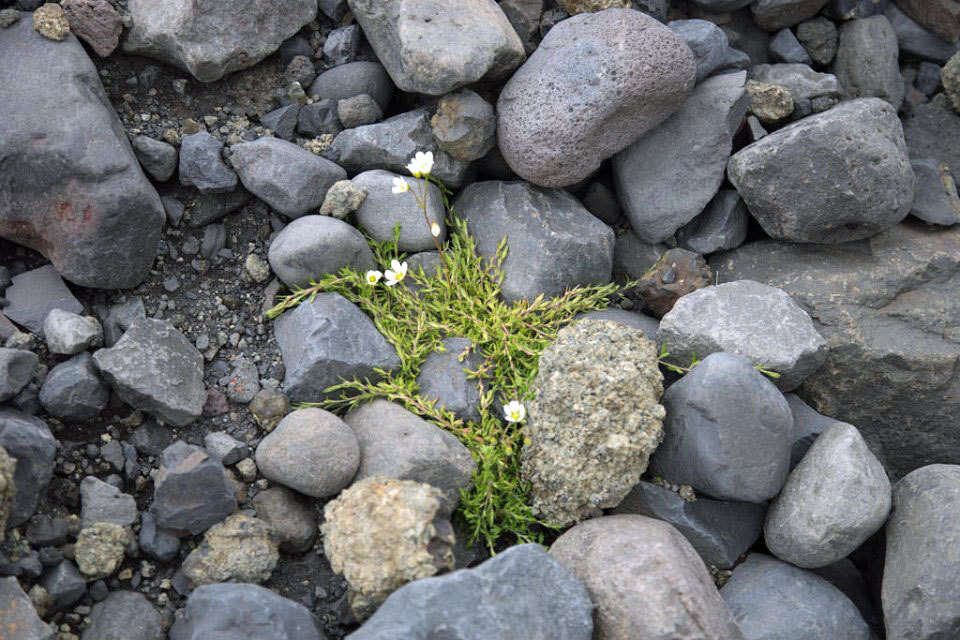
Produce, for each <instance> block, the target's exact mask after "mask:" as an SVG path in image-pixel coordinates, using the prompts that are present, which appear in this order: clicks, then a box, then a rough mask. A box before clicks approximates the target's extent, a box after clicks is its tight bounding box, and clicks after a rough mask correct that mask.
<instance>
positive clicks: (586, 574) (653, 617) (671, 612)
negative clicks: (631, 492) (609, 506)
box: [550, 515, 743, 640]
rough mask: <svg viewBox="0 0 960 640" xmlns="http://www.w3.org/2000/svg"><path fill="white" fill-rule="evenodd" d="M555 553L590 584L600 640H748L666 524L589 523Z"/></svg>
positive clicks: (617, 519) (632, 518) (635, 520)
mask: <svg viewBox="0 0 960 640" xmlns="http://www.w3.org/2000/svg"><path fill="white" fill-rule="evenodd" d="M550 555H551V556H553V557H554V558H556V559H557V561H558V562H559V563H560V564H561V565H563V566H565V567H567V568H568V569H570V570H571V571H572V572H573V573H574V575H576V576H577V577H578V578H580V579H581V580H582V581H583V582H584V584H586V586H587V591H588V592H589V594H590V600H591V602H593V604H594V606H595V607H596V610H595V612H594V621H595V625H596V628H595V632H594V634H595V635H594V637H595V638H604V639H605V640H634V639H636V638H651V639H653V638H656V639H658V640H660V639H663V640H666V639H667V638H671V639H675V640H694V639H696V640H743V636H742V635H741V634H740V632H739V631H738V630H737V626H736V624H734V622H733V618H732V616H731V615H730V612H729V611H727V608H726V607H725V606H724V604H723V600H721V599H720V596H719V594H718V593H717V590H716V587H714V585H713V581H712V580H711V578H710V574H709V573H708V572H707V568H706V567H705V566H704V565H703V561H702V560H701V559H700V557H699V556H698V555H697V552H696V551H695V550H694V549H693V547H691V546H690V543H689V542H687V540H686V539H685V538H684V537H683V536H682V535H681V534H680V533H679V532H678V531H677V530H676V529H674V528H673V527H671V526H670V525H669V524H667V523H665V522H661V521H659V520H654V519H653V518H647V517H645V516H639V515H614V516H606V517H602V518H594V519H592V520H587V521H586V522H581V523H580V524H578V525H577V526H575V527H573V528H572V529H570V530H568V531H567V532H566V533H564V534H563V535H561V536H560V537H559V538H557V540H556V542H554V543H553V546H552V547H551V548H550Z"/></svg>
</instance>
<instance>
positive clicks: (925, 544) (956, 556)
mask: <svg viewBox="0 0 960 640" xmlns="http://www.w3.org/2000/svg"><path fill="white" fill-rule="evenodd" d="M958 507H960V466H957V465H949V464H933V465H929V466H926V467H922V468H920V469H917V470H916V471H914V472H913V473H910V474H908V475H907V476H906V477H904V478H903V479H902V480H900V482H898V483H897V484H896V486H895V487H894V491H893V512H892V514H891V516H890V522H889V523H888V524H887V547H886V563H885V570H884V573H883V615H884V620H885V622H886V627H887V634H888V636H887V637H889V638H892V639H893V638H895V639H897V640H900V639H901V638H902V639H907V638H911V639H912V638H916V639H917V640H921V639H922V640H927V639H929V640H934V639H935V638H950V637H953V636H955V635H956V634H957V633H958V631H960V585H958V583H957V581H956V575H957V571H958V569H960V553H958V548H957V545H956V544H955V543H954V541H955V540H956V539H957V536H958V535H960V521H958V520H957V518H956V512H957V508H958Z"/></svg>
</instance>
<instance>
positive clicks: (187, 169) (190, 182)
mask: <svg viewBox="0 0 960 640" xmlns="http://www.w3.org/2000/svg"><path fill="white" fill-rule="evenodd" d="M180 184H184V185H187V186H192V187H196V188H197V189H199V190H200V191H201V192H202V193H227V192H230V191H233V190H234V189H235V188H236V187H237V174H236V173H234V172H233V169H231V168H230V167H228V166H227V164H226V163H225V162H224V161H223V143H222V142H220V141H219V140H217V139H216V138H214V137H213V136H212V135H210V134H209V133H207V132H206V131H200V132H198V133H194V134H191V135H188V136H184V137H183V140H182V141H181V142H180Z"/></svg>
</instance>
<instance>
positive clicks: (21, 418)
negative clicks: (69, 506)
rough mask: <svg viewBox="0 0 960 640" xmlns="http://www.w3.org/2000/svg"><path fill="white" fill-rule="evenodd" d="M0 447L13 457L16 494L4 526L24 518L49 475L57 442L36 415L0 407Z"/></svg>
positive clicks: (42, 491)
mask: <svg viewBox="0 0 960 640" xmlns="http://www.w3.org/2000/svg"><path fill="white" fill-rule="evenodd" d="M0 447H2V448H3V449H5V450H6V452H7V453H8V454H9V455H10V456H11V457H13V458H15V459H16V460H17V466H16V468H15V469H14V474H13V482H14V486H16V488H17V493H16V495H15V496H14V497H13V505H12V507H11V508H10V511H9V513H8V514H7V528H8V529H10V528H13V527H18V526H20V525H21V524H23V523H24V522H26V521H27V519H28V518H30V516H32V515H33V512H34V511H35V510H36V508H37V504H38V503H39V501H40V497H41V496H43V495H44V494H45V493H46V491H47V485H48V484H50V479H51V478H52V477H53V466H54V464H53V463H54V456H56V453H57V441H56V440H55V439H54V438H53V435H52V434H51V433H50V428H49V427H47V425H46V423H45V422H44V421H43V420H40V419H39V418H34V417H33V416H29V415H27V414H25V413H20V412H19V411H16V410H15V409H7V408H3V407H0Z"/></svg>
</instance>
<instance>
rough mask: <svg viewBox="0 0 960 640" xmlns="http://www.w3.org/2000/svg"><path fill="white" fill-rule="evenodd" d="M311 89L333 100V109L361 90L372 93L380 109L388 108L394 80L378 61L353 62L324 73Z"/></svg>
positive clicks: (317, 94) (310, 91)
mask: <svg viewBox="0 0 960 640" xmlns="http://www.w3.org/2000/svg"><path fill="white" fill-rule="evenodd" d="M308 93H309V94H310V95H312V96H319V97H320V98H323V99H326V100H331V101H332V103H333V108H334V113H336V103H337V102H339V101H340V100H343V99H345V98H352V97H353V96H358V95H360V94H361V93H365V94H367V95H368V96H372V97H373V99H374V100H376V101H377V104H378V105H380V109H381V110H383V111H386V110H387V108H388V107H389V106H390V98H392V97H393V82H391V80H390V76H388V75H387V72H386V70H385V69H384V68H383V66H382V65H381V64H380V63H378V62H367V61H359V62H350V63H348V64H342V65H339V66H336V67H334V68H332V69H329V70H327V71H324V72H323V73H321V74H320V75H319V76H317V79H316V80H314V81H313V84H312V85H310V90H309V91H308ZM308 106H309V105H308ZM329 133H334V132H329Z"/></svg>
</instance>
